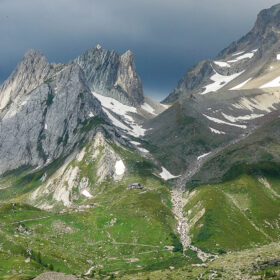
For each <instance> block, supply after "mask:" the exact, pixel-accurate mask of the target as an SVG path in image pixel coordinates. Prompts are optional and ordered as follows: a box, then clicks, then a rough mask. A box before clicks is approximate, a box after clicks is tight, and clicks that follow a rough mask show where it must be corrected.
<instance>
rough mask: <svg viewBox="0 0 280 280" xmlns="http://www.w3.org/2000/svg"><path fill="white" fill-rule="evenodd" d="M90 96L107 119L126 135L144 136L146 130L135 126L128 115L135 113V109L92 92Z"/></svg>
mask: <svg viewBox="0 0 280 280" xmlns="http://www.w3.org/2000/svg"><path fill="white" fill-rule="evenodd" d="M92 94H93V95H94V96H95V97H96V98H97V99H98V100H99V101H100V102H101V105H102V107H103V110H104V112H105V113H106V114H107V116H108V118H109V119H110V120H111V121H112V123H113V124H114V125H115V126H117V127H119V128H121V129H123V130H125V131H127V133H128V134H130V135H132V136H135V137H140V136H144V135H145V133H146V129H144V128H142V126H140V125H139V124H137V123H136V122H135V120H134V119H133V117H132V116H131V115H130V114H132V113H134V114H136V113H137V109H136V108H134V107H132V106H128V105H124V104H122V103H121V102H119V101H117V100H115V99H114V98H111V97H107V96H103V95H101V94H98V93H96V92H93V93H92ZM109 110H110V111H112V112H113V113H115V114H116V115H118V116H120V117H121V118H122V120H123V121H124V122H125V123H126V124H123V123H122V122H121V121H119V120H118V119H117V118H115V117H114V116H113V115H112V114H111V113H110V111H109Z"/></svg>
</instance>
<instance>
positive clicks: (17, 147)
mask: <svg viewBox="0 0 280 280" xmlns="http://www.w3.org/2000/svg"><path fill="white" fill-rule="evenodd" d="M95 117H102V118H104V119H106V115H105V114H104V113H103V111H102V108H101V105H100V103H99V101H98V100H96V99H95V98H94V96H93V95H92V93H91V92H90V90H89V88H88V86H87V85H86V81H85V78H84V74H83V71H82V70H81V69H80V67H79V66H78V65H76V64H70V65H68V66H65V67H64V68H63V70H62V71H60V72H58V73H57V74H56V75H54V76H52V77H51V78H49V79H48V80H47V81H46V82H44V83H42V84H40V85H39V86H38V87H37V88H35V89H34V90H32V91H30V92H27V93H25V94H22V95H17V97H16V98H15V99H14V100H13V102H12V103H11V104H10V105H9V106H8V107H6V108H5V109H4V110H2V111H0V158H1V160H0V174H3V173H4V172H5V171H7V170H13V169H16V168H18V167H20V166H22V165H31V166H42V165H45V164H47V163H49V162H51V161H53V160H54V159H56V158H58V157H60V156H63V155H66V154H67V153H69V152H70V151H71V150H72V149H73V148H74V147H75V145H76V144H77V143H78V142H79V141H80V140H81V139H82V137H83V136H84V133H82V132H81V129H82V127H83V125H84V123H85V121H86V120H87V121H88V122H89V121H90V120H92V119H94V118H95Z"/></svg>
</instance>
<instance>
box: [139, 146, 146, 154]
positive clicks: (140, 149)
mask: <svg viewBox="0 0 280 280" xmlns="http://www.w3.org/2000/svg"><path fill="white" fill-rule="evenodd" d="M138 150H139V151H140V152H142V153H149V151H148V150H146V149H144V148H140V147H138Z"/></svg>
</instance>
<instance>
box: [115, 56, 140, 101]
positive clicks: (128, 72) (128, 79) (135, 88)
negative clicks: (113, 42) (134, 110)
mask: <svg viewBox="0 0 280 280" xmlns="http://www.w3.org/2000/svg"><path fill="white" fill-rule="evenodd" d="M115 86H120V87H121V88H122V89H123V90H124V91H125V92H127V94H128V96H129V98H130V99H132V100H133V102H134V103H135V104H142V103H143V102H144V95H143V88H142V83H141V80H140V78H139V76H138V74H137V73H136V66H135V63H134V57H133V53H132V52H131V51H127V52H126V53H124V54H123V55H122V56H121V57H120V64H119V68H118V74H117V80H116V82H115Z"/></svg>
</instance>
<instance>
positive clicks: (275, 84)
mask: <svg viewBox="0 0 280 280" xmlns="http://www.w3.org/2000/svg"><path fill="white" fill-rule="evenodd" d="M270 87H280V77H277V78H276V79H274V80H272V81H270V82H268V83H266V84H264V85H262V86H261V87H260V88H270Z"/></svg>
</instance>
